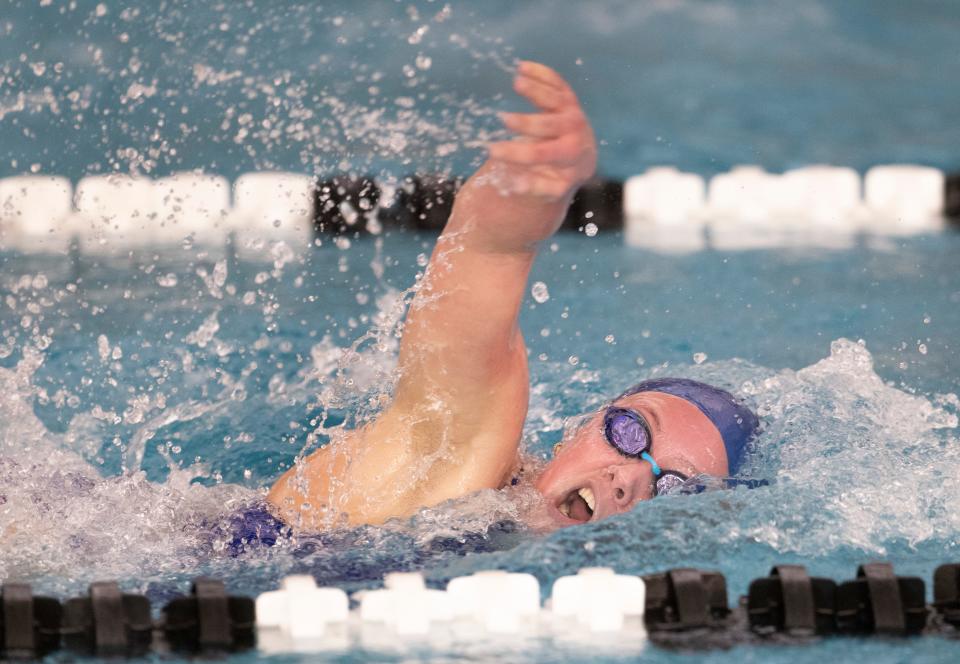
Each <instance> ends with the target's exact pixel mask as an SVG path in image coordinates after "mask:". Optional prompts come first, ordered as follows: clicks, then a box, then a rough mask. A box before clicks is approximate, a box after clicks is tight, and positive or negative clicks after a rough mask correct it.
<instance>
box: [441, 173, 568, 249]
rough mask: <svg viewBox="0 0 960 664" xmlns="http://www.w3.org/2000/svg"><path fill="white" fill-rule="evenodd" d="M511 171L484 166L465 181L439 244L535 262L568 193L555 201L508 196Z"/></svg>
mask: <svg viewBox="0 0 960 664" xmlns="http://www.w3.org/2000/svg"><path fill="white" fill-rule="evenodd" d="M511 171H512V169H511V168H510V167H509V166H508V165H506V164H503V163H501V162H496V161H492V160H490V161H487V162H486V163H485V164H484V165H483V166H481V167H480V169H479V170H478V171H477V172H476V173H474V175H473V176H472V177H471V178H470V179H469V180H467V182H466V184H464V186H463V188H462V189H461V190H460V193H459V194H458V195H457V201H456V204H455V205H454V209H453V213H452V214H451V215H450V221H449V223H448V224H447V227H446V228H445V229H444V231H443V234H442V235H441V240H453V241H456V242H458V243H460V245H461V246H462V247H463V248H464V249H466V250H470V251H477V252H481V253H486V254H514V255H526V256H529V257H530V258H531V259H532V258H533V257H535V255H536V252H537V250H538V248H539V245H540V243H541V242H542V241H543V240H545V239H547V238H549V237H550V236H551V235H553V233H554V232H556V229H557V228H558V227H559V226H560V223H561V222H562V221H563V217H564V215H565V213H566V210H567V207H568V206H569V204H570V198H571V197H572V195H573V192H572V191H570V192H567V193H566V194H564V195H562V196H560V197H557V198H548V197H544V196H538V195H535V194H529V193H517V192H512V191H510V190H509V189H508V188H507V187H509V186H510V184H509V178H510V177H511V175H512V172H511Z"/></svg>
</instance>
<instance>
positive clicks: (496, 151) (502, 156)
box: [489, 61, 597, 201]
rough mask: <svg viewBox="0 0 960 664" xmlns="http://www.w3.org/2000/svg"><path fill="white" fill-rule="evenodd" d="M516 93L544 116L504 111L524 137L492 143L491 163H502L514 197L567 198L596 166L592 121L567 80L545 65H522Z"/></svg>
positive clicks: (504, 117)
mask: <svg viewBox="0 0 960 664" xmlns="http://www.w3.org/2000/svg"><path fill="white" fill-rule="evenodd" d="M513 89H514V90H516V91H517V93H519V94H520V95H523V96H524V97H526V98H527V99H528V100H529V101H530V103H532V104H533V105H534V106H536V107H537V108H538V109H540V112H539V113H502V114H501V115H500V117H501V119H502V120H503V123H504V125H506V127H507V128H508V129H511V130H512V131H515V132H516V133H517V134H519V136H518V138H515V139H513V140H510V141H502V142H500V143H493V144H491V145H490V146H489V154H490V159H491V160H493V161H495V162H502V163H503V165H504V167H505V168H506V169H507V173H508V180H509V182H510V184H511V185H512V189H513V192H514V193H517V194H530V195H533V196H538V197H541V198H544V199H547V200H555V201H560V200H565V199H566V198H568V197H569V196H570V195H572V194H573V192H574V191H575V190H576V188H577V187H578V186H579V185H580V184H582V183H583V182H584V181H586V180H587V179H588V178H589V177H590V176H591V175H593V171H594V169H595V168H596V166H597V146H596V141H595V140H594V137H593V130H592V129H591V128H590V122H589V121H588V120H587V117H586V116H585V115H584V113H583V109H582V108H580V102H579V101H578V100H577V96H576V95H575V94H574V92H573V90H572V89H571V88H570V86H569V85H568V84H567V82H566V81H564V80H563V78H561V76H560V74H558V73H557V72H555V71H554V70H553V69H551V68H550V67H547V66H546V65H542V64H539V63H536V62H526V61H525V62H521V63H520V66H519V68H518V70H517V77H516V79H514V81H513Z"/></svg>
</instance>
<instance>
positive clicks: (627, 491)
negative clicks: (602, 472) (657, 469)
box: [609, 463, 653, 511]
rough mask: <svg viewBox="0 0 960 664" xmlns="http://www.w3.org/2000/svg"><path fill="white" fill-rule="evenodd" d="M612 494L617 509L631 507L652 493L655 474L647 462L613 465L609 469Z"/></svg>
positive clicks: (622, 509) (621, 509)
mask: <svg viewBox="0 0 960 664" xmlns="http://www.w3.org/2000/svg"><path fill="white" fill-rule="evenodd" d="M609 477H610V495H611V498H612V500H613V503H614V505H615V506H616V508H617V511H624V510H628V509H630V508H631V507H632V506H633V504H634V503H636V502H637V501H638V500H647V499H649V498H650V497H651V496H652V495H653V492H652V490H651V486H652V480H653V474H652V473H651V471H650V467H649V465H648V464H645V463H631V464H623V465H618V466H613V467H612V468H610V470H609Z"/></svg>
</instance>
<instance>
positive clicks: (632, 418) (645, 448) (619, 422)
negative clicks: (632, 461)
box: [603, 408, 650, 457]
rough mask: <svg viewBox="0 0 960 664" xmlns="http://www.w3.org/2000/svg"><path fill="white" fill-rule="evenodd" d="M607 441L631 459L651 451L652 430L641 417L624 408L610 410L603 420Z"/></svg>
mask: <svg viewBox="0 0 960 664" xmlns="http://www.w3.org/2000/svg"><path fill="white" fill-rule="evenodd" d="M603 427H604V433H605V434H606V437H607V441H608V442H609V443H610V444H611V445H613V446H614V447H615V448H617V450H618V451H619V452H620V453H622V454H625V455H627V456H631V457H639V456H640V455H642V454H643V453H644V452H649V451H650V430H649V429H648V428H647V423H646V422H644V421H643V420H642V419H641V418H640V416H639V415H637V414H636V413H635V412H633V411H630V410H625V409H623V408H609V409H608V410H607V413H606V415H604V418H603Z"/></svg>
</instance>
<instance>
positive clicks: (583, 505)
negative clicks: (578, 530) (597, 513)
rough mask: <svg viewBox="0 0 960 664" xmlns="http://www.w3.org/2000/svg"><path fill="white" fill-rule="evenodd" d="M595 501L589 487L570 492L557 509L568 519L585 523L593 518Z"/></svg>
mask: <svg viewBox="0 0 960 664" xmlns="http://www.w3.org/2000/svg"><path fill="white" fill-rule="evenodd" d="M596 505H597V500H596V497H595V496H594V495H593V490H592V489H591V488H590V487H587V486H585V487H582V488H580V489H575V490H574V491H571V492H570V493H569V494H568V495H567V497H566V499H565V500H564V501H563V502H562V503H560V505H559V506H558V509H559V510H560V513H561V514H563V515H564V516H565V517H567V518H568V519H573V520H574V521H580V522H586V521H589V520H590V519H592V518H593V511H594V509H596Z"/></svg>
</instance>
